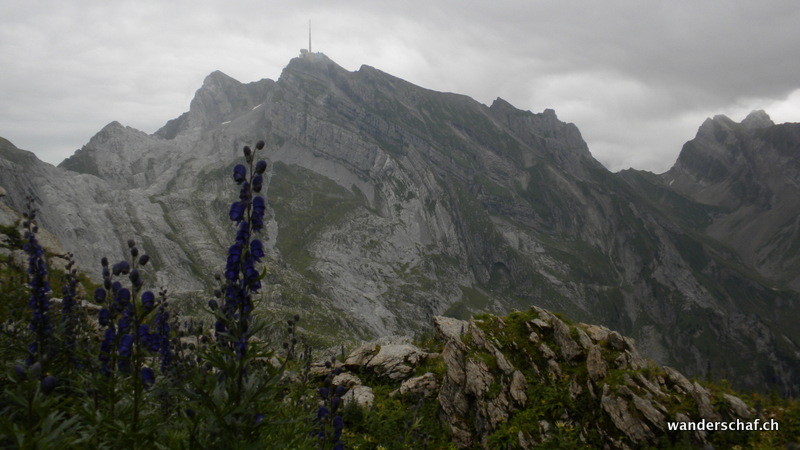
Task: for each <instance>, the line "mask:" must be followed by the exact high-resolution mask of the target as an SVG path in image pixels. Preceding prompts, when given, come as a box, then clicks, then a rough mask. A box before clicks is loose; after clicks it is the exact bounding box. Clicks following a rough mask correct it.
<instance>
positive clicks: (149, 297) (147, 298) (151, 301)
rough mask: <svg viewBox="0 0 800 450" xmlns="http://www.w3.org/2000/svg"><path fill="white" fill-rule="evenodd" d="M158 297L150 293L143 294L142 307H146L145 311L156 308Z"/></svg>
mask: <svg viewBox="0 0 800 450" xmlns="http://www.w3.org/2000/svg"><path fill="white" fill-rule="evenodd" d="M155 302H156V296H155V295H154V294H153V293H152V292H150V291H144V292H143V293H142V306H143V307H144V309H145V311H150V310H151V309H153V308H154V307H155Z"/></svg>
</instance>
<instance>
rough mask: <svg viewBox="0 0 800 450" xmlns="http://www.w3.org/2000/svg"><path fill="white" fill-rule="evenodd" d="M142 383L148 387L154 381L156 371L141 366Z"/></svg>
mask: <svg viewBox="0 0 800 450" xmlns="http://www.w3.org/2000/svg"><path fill="white" fill-rule="evenodd" d="M141 373H142V384H144V386H145V387H150V386H152V385H153V384H154V383H155V382H156V373H155V372H154V371H153V369H151V368H149V367H142V370H141Z"/></svg>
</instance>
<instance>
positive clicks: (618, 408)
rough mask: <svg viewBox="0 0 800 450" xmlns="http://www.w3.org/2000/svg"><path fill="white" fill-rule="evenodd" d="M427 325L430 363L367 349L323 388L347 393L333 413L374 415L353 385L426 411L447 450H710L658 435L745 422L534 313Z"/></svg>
mask: <svg viewBox="0 0 800 450" xmlns="http://www.w3.org/2000/svg"><path fill="white" fill-rule="evenodd" d="M433 325H434V328H435V330H436V333H437V335H436V339H437V341H438V343H437V344H436V345H435V347H436V348H435V349H430V350H435V352H427V351H426V350H425V349H421V348H418V347H416V346H414V345H410V344H386V345H379V344H377V343H369V344H365V345H362V346H361V347H358V348H356V349H355V350H353V351H352V352H351V353H350V355H349V356H348V358H347V359H346V361H345V363H344V365H343V367H342V368H340V369H339V370H344V372H343V373H341V374H340V375H338V376H337V377H336V378H335V379H334V384H341V385H345V386H346V387H348V388H349V389H350V391H349V392H348V393H347V395H346V396H345V397H344V400H345V403H351V402H355V403H356V404H358V405H360V406H362V407H364V408H373V407H375V405H378V404H380V403H381V401H382V400H381V398H379V395H378V394H376V392H378V391H373V389H372V388H371V387H368V386H365V385H363V384H362V381H361V380H362V379H365V380H367V379H369V380H372V382H374V383H378V384H380V385H381V386H382V389H379V391H380V392H384V393H385V392H389V391H390V393H389V394H388V396H389V397H396V396H400V398H406V399H412V400H410V403H411V404H419V403H418V402H420V401H431V399H435V401H436V403H437V405H436V407H437V410H438V419H439V422H440V423H441V424H443V425H444V427H445V428H446V429H447V431H448V432H449V435H450V438H451V439H452V442H453V443H454V444H455V445H456V446H458V447H459V448H475V447H483V448H496V447H505V446H510V447H513V448H517V447H518V448H533V447H557V448H569V447H575V446H579V447H583V446H587V445H588V446H590V447H606V448H623V449H633V448H642V447H651V446H655V447H659V446H663V445H679V444H680V445H691V446H698V447H702V446H704V445H707V444H713V443H715V442H719V441H715V435H714V434H713V433H714V432H706V431H680V432H679V431H669V430H668V426H667V423H668V422H699V421H702V420H705V421H715V422H718V421H727V422H730V421H736V420H743V421H746V420H751V419H753V418H755V412H754V411H753V409H752V408H750V407H749V406H748V405H747V403H745V402H744V401H743V400H742V399H740V398H739V397H737V396H735V395H733V394H732V393H731V392H726V391H722V390H720V389H718V388H714V390H710V389H709V388H706V387H704V386H701V385H700V384H699V383H697V382H693V381H690V380H688V379H687V378H686V377H685V376H683V375H682V374H681V373H680V372H678V371H677V370H675V369H672V368H670V367H664V366H660V365H658V364H656V363H654V362H653V361H650V360H648V359H645V358H643V357H641V356H640V355H639V353H638V351H637V349H636V347H635V343H634V341H633V340H632V339H630V338H627V337H625V336H622V335H620V334H619V333H617V332H615V331H612V330H609V329H607V328H605V327H601V326H597V325H586V324H581V323H578V324H572V323H569V322H567V321H565V320H562V319H561V318H559V317H558V316H556V315H554V314H552V313H550V312H548V311H545V310H543V309H540V308H537V307H534V308H532V309H531V310H528V311H526V312H515V313H512V314H511V315H509V316H508V317H505V318H499V317H494V316H484V318H483V319H480V320H471V321H462V320H457V319H453V318H447V317H435V318H434V324H433ZM431 370H433V371H431ZM359 376H361V377H359ZM364 377H366V378H364ZM383 395H386V394H383ZM724 442H727V441H724Z"/></svg>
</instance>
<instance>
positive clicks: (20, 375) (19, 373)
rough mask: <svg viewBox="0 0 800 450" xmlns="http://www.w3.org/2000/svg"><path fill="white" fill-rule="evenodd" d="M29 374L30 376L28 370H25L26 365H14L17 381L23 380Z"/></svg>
mask: <svg viewBox="0 0 800 450" xmlns="http://www.w3.org/2000/svg"><path fill="white" fill-rule="evenodd" d="M27 376H28V372H27V371H26V370H25V368H24V367H22V366H21V365H19V364H17V365H15V366H14V378H16V379H17V381H22V380H24V379H25V377H27Z"/></svg>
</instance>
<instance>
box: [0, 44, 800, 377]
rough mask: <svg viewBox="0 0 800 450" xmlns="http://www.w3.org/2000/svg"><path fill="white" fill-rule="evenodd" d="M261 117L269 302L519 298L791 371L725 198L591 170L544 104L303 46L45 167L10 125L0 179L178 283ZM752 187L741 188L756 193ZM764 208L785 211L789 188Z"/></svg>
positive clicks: (217, 229) (787, 350)
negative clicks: (715, 200)
mask: <svg viewBox="0 0 800 450" xmlns="http://www.w3.org/2000/svg"><path fill="white" fill-rule="evenodd" d="M758 119H759V118H758V117H754V118H753V119H752V120H749V121H747V122H748V124H747V125H741V128H742V129H743V130H745V129H746V130H747V131H742V132H741V133H740V134H741V135H749V134H747V133H756V134H758V133H762V134H763V136H762V137H761V138H759V139H762V140H765V139H768V137H767V136H766V135H767V134H769V133H767V131H766V130H771V129H772V128H774V127H769V126H767V127H766V128H760V127H762V126H764V125H765V122H764V121H763V120H758ZM714 123H716V122H715V121H712V125H713V124H714ZM715 126H716V125H715ZM703 128H708V126H706V125H704V127H703ZM790 128H791V127H790ZM788 129H789V128H787V130H788ZM776 133H777V134H776V136H777V135H780V136H783V137H781V138H779V137H772V138H769V139H773V141H775V142H776V143H775V144H774V145H775V154H776V155H784V156H783V157H784V158H788V157H790V156H791V155H792V154H793V153H792V151H793V150H792V148H793V147H791V145H793V144H791V143H792V142H799V141H800V140H796V141H792V139H794V137H793V136H794V135H792V134H791V132H789V131H781V132H776ZM780 133H783V134H780ZM702 134H703V135H705V134H706V132H705V131H704V132H703V133H702ZM711 134H714V133H711ZM737 136H738V135H737ZM759 136H761V134H759ZM770 136H771V134H770ZM262 138H266V139H267V141H268V142H269V144H268V155H267V156H268V157H269V158H270V159H271V161H272V163H273V164H272V166H271V169H270V181H269V187H268V197H269V202H270V205H269V206H270V215H271V220H270V223H269V226H268V227H267V228H268V231H269V235H270V243H271V248H270V252H271V255H270V257H271V258H272V261H273V262H272V264H270V271H271V282H272V284H271V298H272V299H273V302H272V303H271V307H273V308H278V309H297V308H301V309H308V310H311V309H314V308H317V309H321V310H322V311H325V317H326V319H325V321H322V320H321V321H319V323H317V324H316V325H313V324H312V325H313V326H317V327H318V329H317V330H316V331H320V332H323V333H328V331H325V330H328V329H330V328H331V325H333V327H334V328H336V329H338V330H344V331H345V332H346V333H348V334H350V335H355V336H361V337H370V336H377V335H385V334H391V333H398V332H401V333H408V332H411V331H413V330H418V329H422V328H425V327H426V326H427V325H426V324H427V323H429V322H430V318H431V317H433V316H434V315H437V314H447V315H451V316H456V317H461V318H465V317H468V316H470V315H471V314H473V313H476V312H483V311H496V312H502V311H507V310H508V309H510V308H512V307H523V306H524V307H528V306H530V305H539V306H543V307H548V308H550V309H553V310H558V311H563V312H566V313H567V314H568V315H569V316H571V317H574V318H577V319H579V320H585V321H587V322H598V323H601V324H604V325H607V326H610V327H612V328H615V329H619V330H621V331H623V332H625V333H627V334H630V335H632V336H634V337H635V338H636V339H637V340H638V342H639V343H640V348H641V349H642V351H643V352H645V353H646V354H648V355H651V356H652V357H654V358H656V359H657V360H658V361H660V362H662V363H668V364H672V365H674V366H677V367H679V368H681V369H682V370H685V371H687V372H688V373H689V374H694V375H702V374H706V372H708V371H709V370H710V371H711V376H714V377H726V378H729V379H731V380H733V381H734V382H736V383H737V384H739V385H747V386H752V387H764V386H767V385H773V386H780V387H781V388H782V389H787V390H791V389H796V388H797V387H798V386H800V374H798V372H797V371H798V360H799V359H800V358H798V348H797V344H796V343H797V342H798V340H800V336H798V333H799V332H798V331H797V328H796V327H795V326H794V325H793V322H794V320H795V319H796V318H797V317H798V311H797V302H798V294H797V292H796V290H793V289H781V288H780V286H777V285H774V284H773V283H772V281H771V280H770V279H765V278H763V277H759V276H757V275H756V274H754V273H753V271H752V269H751V268H752V267H754V266H753V265H749V263H748V262H747V260H746V258H745V257H744V256H741V255H743V253H741V252H737V251H736V249H735V248H732V247H731V246H729V245H727V244H726V243H725V242H728V241H726V239H728V240H734V237H733V236H732V235H731V236H729V235H728V234H725V233H726V232H725V230H728V232H730V230H733V229H734V227H733V226H732V225H731V224H733V223H734V222H732V221H730V222H725V223H727V224H728V225H727V228H725V226H723V225H724V223H723V224H722V225H720V224H719V222H715V221H719V217H720V216H719V215H718V214H719V212H720V211H723V210H724V208H728V209H730V208H733V207H734V206H732V204H731V203H729V202H730V201H733V200H730V199H728V198H727V197H726V200H725V202H728V203H724V204H720V205H717V204H711V203H709V202H708V201H706V197H702V198H700V197H697V198H696V197H695V196H694V195H695V194H694V192H695V191H696V189H694V188H692V187H691V186H690V184H689V183H690V182H691V180H696V179H699V178H698V176H696V175H691V176H690V175H685V176H683V175H682V177H683V178H681V180H684V179H685V181H675V182H674V183H672V187H671V186H670V183H669V181H664V180H665V179H664V178H663V177H662V178H658V177H656V176H653V175H652V174H645V173H639V172H627V173H623V174H619V175H615V174H611V173H610V172H608V171H607V170H606V169H604V168H603V167H602V165H600V164H599V163H598V162H597V161H596V160H594V159H593V158H592V156H591V154H590V153H589V150H588V148H587V146H586V143H585V142H584V141H583V139H582V138H581V136H580V132H579V131H578V129H577V128H576V127H575V126H574V125H572V124H567V123H563V122H561V121H559V120H558V118H557V116H556V114H555V112H553V111H552V110H546V111H544V112H543V113H540V114H534V113H531V112H527V111H520V110H518V109H516V108H514V107H513V106H511V105H510V104H508V102H505V101H504V100H502V99H498V100H496V101H495V102H494V103H493V104H492V105H491V106H489V107H487V106H485V105H482V104H480V103H478V102H475V101H474V100H472V99H470V98H468V97H465V96H461V95H456V94H447V93H440V92H434V91H429V90H426V89H423V88H420V87H418V86H414V85H412V84H410V83H407V82H405V81H403V80H400V79H398V78H395V77H392V76H390V75H388V74H385V73H383V72H381V71H379V70H377V69H374V68H371V67H367V66H364V67H362V68H361V69H360V70H358V71H356V72H348V71H346V70H344V69H343V68H341V67H339V66H338V65H336V64H335V63H334V62H333V61H331V60H329V59H328V58H326V57H325V56H324V55H321V54H310V55H307V56H306V57H304V58H297V59H294V60H292V61H291V62H290V63H289V65H288V66H287V67H286V69H285V70H284V71H283V73H282V74H281V77H280V79H279V80H278V81H277V82H272V81H270V80H262V81H258V82H254V83H249V84H242V83H239V82H237V81H235V80H233V79H231V78H230V77H227V76H225V75H224V74H221V73H219V72H215V73H213V74H211V75H209V77H208V78H207V79H206V80H205V82H204V84H203V86H202V87H201V88H200V89H199V90H198V91H197V94H196V96H195V99H194V100H193V101H192V103H191V107H190V110H189V111H188V112H187V113H185V114H184V115H182V116H180V117H179V118H177V119H175V120H173V121H170V122H169V123H167V124H166V125H165V126H164V127H163V128H162V129H161V130H159V131H158V132H156V133H155V134H154V135H147V134H145V133H142V132H139V131H137V130H133V129H131V128H126V127H124V126H122V125H120V124H118V123H111V124H109V125H108V126H106V127H105V128H104V129H103V130H101V131H100V132H99V133H98V134H97V135H96V136H95V137H93V138H92V139H91V140H90V142H89V143H87V145H86V146H84V148H82V149H81V150H79V151H77V152H76V153H75V155H73V156H72V157H71V158H69V159H67V160H65V161H64V162H63V163H62V164H61V165H60V167H59V168H54V167H52V166H49V165H47V164H44V163H41V162H39V161H38V160H36V159H35V157H33V156H32V155H30V154H28V153H25V152H22V151H19V150H16V149H11V148H10V147H9V149H7V150H4V153H3V154H2V158H0V184H2V185H4V186H5V187H6V188H7V189H8V190H9V197H10V198H12V203H13V202H14V201H16V202H18V203H21V200H16V199H20V198H21V197H22V195H23V194H24V193H26V192H32V193H34V194H35V195H37V196H38V197H39V198H40V199H41V201H42V204H43V206H42V208H41V209H42V211H43V212H42V216H41V217H42V220H43V222H45V226H47V227H48V228H49V229H51V230H53V232H54V233H57V234H58V237H59V238H60V239H61V241H62V242H63V243H64V244H65V246H66V247H70V248H74V250H73V251H74V253H75V254H76V257H77V258H78V261H79V263H81V264H82V265H83V266H84V267H86V268H87V269H89V270H91V269H93V268H94V267H96V265H97V263H96V261H97V259H99V255H103V254H106V255H108V256H109V257H112V258H118V257H121V256H122V255H123V253H122V251H123V248H122V245H123V244H122V242H124V241H125V240H126V239H127V238H129V237H132V238H135V239H136V240H137V242H141V243H143V247H144V251H146V252H147V253H148V254H150V255H151V256H152V257H153V259H154V263H155V264H154V266H155V267H157V268H158V269H159V272H158V277H159V278H158V279H157V280H156V282H157V283H159V284H163V285H169V286H171V287H172V288H173V290H178V291H192V290H199V289H203V288H208V287H209V286H210V285H212V281H213V274H214V273H215V272H217V271H219V270H220V269H221V268H222V267H223V263H224V259H223V258H224V255H225V251H226V249H227V246H228V244H229V240H230V239H231V226H230V224H229V223H228V222H227V221H226V208H227V205H228V203H229V202H230V201H231V200H232V199H233V197H234V196H235V191H234V189H233V188H232V183H231V182H230V181H229V174H230V171H231V168H232V166H233V165H234V164H235V163H236V162H238V160H239V159H241V156H240V149H241V147H242V145H244V144H252V143H253V142H255V141H256V140H258V139H262ZM778 141H780V142H783V143H784V144H780V145H779V144H777V142H778ZM722 142H723V144H724V142H727V141H724V140H723V141H722ZM770 142H772V141H770ZM723 144H719V146H718V147H720V146H722V147H724V145H723ZM687 145H688V144H687ZM765 145H766V144H765ZM770 145H772V144H770ZM781 145H782V146H781ZM715 148H717V147H715ZM720 148H721V147H720ZM718 150H719V149H718ZM684 153H686V150H684ZM757 157H758V155H754V156H753V158H756V159H757ZM687 158H688V157H687ZM687 158H684V156H683V155H682V159H687ZM688 159H691V158H688ZM751 159H752V158H751ZM770 161H771V160H770ZM781 161H783V160H781ZM773 162H774V161H773ZM681 164H684V163H682V162H681V161H679V165H681ZM739 164H740V165H741V164H744V163H739ZM754 164H755V163H754ZM759 164H760V163H759ZM765 164H766V163H765ZM702 165H703V164H699V165H698V164H694V165H692V164H690V163H688V162H687V163H686V166H687V167H700V166H702ZM676 167H678V166H676ZM725 167H727V166H725ZM781 169H782V170H785V171H786V172H782V173H781V177H784V178H786V179H791V180H794V179H795V178H796V177H797V174H798V172H797V171H795V172H793V173H792V172H791V167H787V166H783V167H781ZM698 170H699V169H698ZM753 170H755V169H753ZM759 170H761V169H759ZM677 172H678V171H677V169H673V171H671V172H670V173H675V174H677ZM695 172H697V171H695ZM695 172H691V173H695ZM686 173H690V172H689V171H686ZM698 173H699V172H698ZM714 173H716V172H714ZM726 173H727V172H726ZM759 173H760V172H759ZM665 176H671V175H669V174H667V175H665ZM743 176H744V175H743ZM791 176H794V177H795V178H790V177H791ZM675 177H676V179H677V177H678V176H677V175H675ZM692 177H694V178H692ZM723 178H724V177H723ZM776 178H777V177H776ZM715 179H716V178H715ZM681 186H683V187H682V188H681ZM737 192H738V191H737ZM747 192H750V191H747ZM760 192H761V191H758V192H757V193H756V194H751V193H747V194H746V195H745V194H742V197H741V202H745V201H746V202H750V203H747V205H751V204H754V205H762V206H763V198H764V195H765V194H761V193H760ZM736 198H739V197H736ZM782 198H783V197H782ZM786 198H791V195H788V194H787V195H786ZM759 199H762V200H759ZM758 202H762V203H758ZM741 204H745V203H741ZM754 207H755V206H754ZM776 208H779V209H781V211H782V212H781V214H783V215H785V216H787V217H788V216H789V215H791V212H792V211H797V208H796V206H794V205H793V204H791V203H790V202H789V200H785V201H783V202H782V203H780V205H779V206H776V207H775V208H773V209H776ZM784 208H785V210H784ZM751 210H752V209H748V210H744V211H745V212H742V213H740V214H742V215H744V216H746V212H747V211H751ZM726 211H727V210H726ZM747 217H748V218H749V217H750V216H747ZM731 220H732V219H731ZM748 220H749V219H748ZM757 224H758V223H756V225H757ZM754 226H755V225H754ZM781 229H782V230H783V228H781ZM95 230H97V231H95ZM706 230H708V231H706ZM729 234H730V233H729ZM781 245H782V244H781ZM781 245H779V244H776V245H775V246H774V247H775V248H781V249H782V248H783V247H782V246H781ZM783 254H785V255H786V256H785V257H786V258H792V257H794V256H793V255H796V252H792V251H790V250H786V251H784V252H783ZM790 287H791V286H790Z"/></svg>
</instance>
